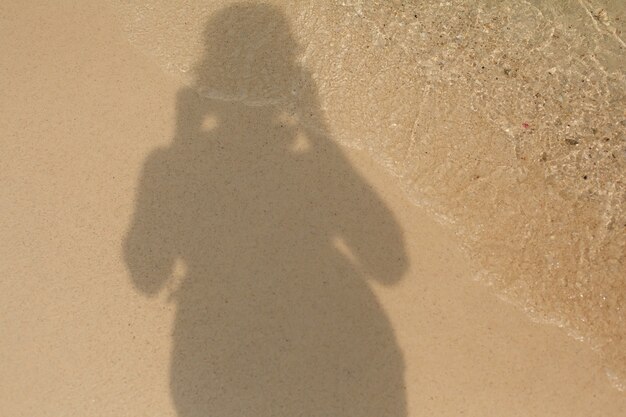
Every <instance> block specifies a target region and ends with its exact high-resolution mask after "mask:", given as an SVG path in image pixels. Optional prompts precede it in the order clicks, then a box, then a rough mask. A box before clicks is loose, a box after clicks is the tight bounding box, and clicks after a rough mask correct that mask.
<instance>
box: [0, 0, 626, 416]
mask: <svg viewBox="0 0 626 417" xmlns="http://www.w3.org/2000/svg"><path fill="white" fill-rule="evenodd" d="M39 3H40V4H38V2H11V1H9V2H4V3H3V5H0V37H1V38H2V39H5V42H2V43H1V44H0V52H1V54H0V86H1V91H2V92H3V95H2V99H0V106H1V107H0V110H1V111H2V114H3V118H2V124H1V125H0V131H2V138H3V139H2V140H1V141H0V154H1V155H2V164H0V182H1V184H2V185H1V186H0V235H1V236H2V237H3V239H1V241H0V271H1V273H2V279H1V280H0V334H1V335H2V337H1V338H0V363H2V366H1V367H0V415H2V416H5V415H6V416H15V417H22V416H24V417H26V416H29V417H30V416H42V417H47V416H51V417H52V416H55V417H56V416H65V415H67V416H83V415H84V416H125V415H151V416H171V417H191V416H197V417H199V416H209V415H210V416H225V417H236V416H259V417H264V416H267V417H269V416H285V417H287V416H298V415H300V416H349V417H359V416H389V417H409V416H411V417H413V416H415V417H417V416H432V415H437V416H458V415H464V416H485V415H502V416H529V415H536V416H543V415H545V416H567V417H575V416H581V417H582V416H585V417H586V416H602V417H607V416H609V417H611V416H615V417H618V416H621V415H624V414H625V413H626V396H624V393H623V392H620V391H619V390H617V389H616V388H615V383H614V382H615V381H611V380H610V379H609V378H607V374H606V371H607V367H606V365H607V357H608V356H607V355H608V354H607V355H605V356H604V357H603V356H601V355H598V354H597V352H594V351H593V350H592V347H591V346H590V345H589V343H580V342H579V341H576V340H575V339H573V338H571V337H570V336H568V334H567V331H565V330H564V329H560V328H558V327H556V326H552V325H547V324H545V323H538V322H533V321H531V320H530V319H529V317H528V315H527V314H526V313H525V312H524V311H523V310H522V309H520V308H519V307H518V306H515V305H513V304H511V303H507V302H505V301H503V300H501V299H500V298H499V297H502V295H503V294H509V293H507V292H503V290H502V288H503V287H506V288H509V287H508V286H506V285H504V284H502V285H500V286H498V285H494V286H493V287H488V286H486V285H484V281H483V282H479V281H477V280H476V277H477V275H476V271H478V270H482V268H483V267H484V264H483V263H482V261H483V259H482V258H481V256H482V255H480V254H482V253H483V252H480V248H479V249H478V252H472V251H471V249H472V248H474V249H476V246H475V244H478V243H480V242H483V240H481V239H482V238H481V237H480V236H477V235H474V238H475V240H472V239H474V238H472V239H470V237H471V236H470V235H468V234H463V233H458V229H459V228H462V227H461V226H462V225H463V224H466V223H463V222H467V224H469V225H470V226H468V227H473V226H471V224H473V223H471V222H469V220H468V219H466V218H463V217H462V216H459V217H458V218H457V219H456V220H455V222H457V223H456V224H457V225H458V227H457V228H455V227H452V223H450V222H448V223H446V219H450V218H451V217H449V218H448V217H445V216H443V214H442V213H444V212H437V210H435V208H434V207H435V205H434V203H433V204H430V205H429V204H421V205H420V204H416V202H418V203H419V201H417V200H416V198H417V197H416V195H417V194H415V193H414V191H415V189H409V188H407V183H406V182H405V181H403V178H405V177H402V176H399V175H398V172H397V171H396V172H390V165H389V164H386V163H385V161H384V160H385V158H387V159H389V158H390V154H389V153H385V152H387V150H388V149H390V148H384V149H386V150H385V151H384V152H383V151H382V150H381V149H383V148H376V147H375V146H365V145H363V143H362V144H361V145H363V146H356V145H355V144H354V143H352V144H351V143H347V141H346V140H345V138H346V136H345V135H347V134H348V132H349V131H350V129H349V128H348V123H351V124H352V126H353V128H354V134H355V135H356V136H357V137H358V135H359V133H362V132H360V129H369V127H367V126H368V124H369V126H372V125H371V124H370V123H372V121H371V118H372V117H373V116H372V114H371V113H369V114H368V113H365V112H364V113H362V114H361V118H360V119H359V118H355V117H353V116H351V115H353V114H354V108H353V107H350V106H348V105H346V106H345V112H341V111H340V109H339V108H336V109H335V110H333V109H331V108H330V107H329V106H330V105H331V104H332V103H334V104H332V105H335V106H336V105H339V104H338V103H348V101H345V100H344V99H339V98H337V97H339V96H333V94H331V93H332V92H333V91H334V92H335V94H339V95H342V94H347V93H346V91H347V90H346V89H347V88H348V87H349V86H338V85H336V84H334V85H333V88H329V86H328V85H325V84H324V82H325V81H324V79H323V77H320V74H321V72H320V71H319V69H317V70H316V69H315V68H314V66H311V65H307V64H306V62H305V61H303V59H302V55H303V54H306V53H307V45H306V44H303V43H302V40H301V32H302V31H304V30H305V29H306V28H302V27H294V26H293V22H292V20H291V17H290V15H289V9H288V8H287V9H284V8H282V7H275V6H268V5H259V4H253V3H248V4H245V5H236V6H227V5H224V4H220V5H221V6H222V7H221V8H220V7H217V6H215V7H214V6H213V5H211V6H207V9H206V10H209V9H211V8H213V7H214V8H215V10H211V13H208V11H207V13H206V16H205V15H202V16H203V20H204V21H203V22H202V36H201V38H200V41H201V46H202V47H201V48H198V44H197V39H195V38H193V35H194V34H195V33H196V32H194V29H190V32H189V34H188V35H189V39H190V43H189V48H190V49H189V51H190V52H189V54H190V55H189V56H190V57H191V56H193V57H194V59H193V60H190V62H189V66H188V67H186V68H184V72H182V73H181V74H183V75H182V76H178V75H176V74H177V72H179V73H180V68H174V69H172V68H170V69H168V68H167V66H166V65H163V61H162V60H161V58H162V57H163V56H164V55H162V54H161V55H159V54H155V53H152V52H154V51H152V52H151V51H149V50H147V49H146V48H143V47H142V46H141V45H142V42H145V39H143V38H141V36H140V35H142V34H143V35H146V34H148V33H149V31H148V29H146V28H147V26H145V27H143V28H144V29H145V31H144V32H141V31H138V29H137V27H141V25H139V26H137V27H135V29H134V30H135V32H132V33H133V34H134V35H133V36H129V33H130V32H129V25H128V21H127V20H125V19H126V18H127V17H128V16H129V15H128V14H127V13H128V10H129V9H128V8H131V9H133V8H134V7H135V6H136V5H135V4H134V3H133V2H129V3H128V4H127V5H126V7H127V8H126V9H125V8H120V6H119V5H115V6H111V5H106V7H105V6H103V5H102V4H100V3H97V2H81V3H80V4H75V5H67V4H62V5H51V4H45V3H42V2H39ZM186 4H187V6H189V5H190V4H192V2H189V3H186ZM148 6H150V3H148V2H147V3H146V4H145V5H144V7H145V10H144V11H145V13H144V14H143V16H144V18H145V19H150V18H155V17H154V16H155V14H154V13H157V14H158V13H162V10H160V11H159V10H157V9H155V8H154V7H153V8H150V7H148ZM349 6H350V7H353V5H349ZM342 7H343V6H342ZM355 7H356V6H355ZM133 10H135V9H133ZM155 10H156V11H155ZM181 10H182V11H181V12H180V13H179V14H178V15H175V14H173V15H172V16H178V17H181V16H183V15H185V13H187V12H186V11H185V9H184V7H183V8H182V9H181ZM303 10H304V11H306V10H310V9H306V8H304V9H303ZM135 11H136V10H135ZM151 11H152V13H153V14H150V13H151ZM303 13H304V12H303ZM363 13H365V12H363ZM135 16H138V15H135ZM139 20H140V19H138V20H137V21H139ZM312 21H314V19H309V20H306V22H308V23H307V24H309V25H312V23H311V22H312ZM140 23H141V22H140ZM318 23H319V25H320V26H319V27H320V29H319V30H320V31H322V30H329V29H328V26H324V25H325V24H324V23H323V22H318ZM190 24H191V22H190ZM326 24H327V23H326ZM171 28H172V27H171V26H167V27H161V28H160V30H157V31H156V32H153V34H157V35H158V36H155V37H154V38H153V39H154V43H153V45H154V46H155V48H156V49H159V48H161V49H160V51H162V52H163V51H166V50H169V49H166V48H165V47H164V46H163V45H172V44H176V42H178V41H180V39H179V38H177V36H178V37H183V35H181V34H180V33H178V35H176V36H174V35H172V36H173V37H172V38H171V39H168V35H171ZM323 28H325V29H323ZM157 29H158V27H157ZM154 30H156V29H155V26H150V31H154ZM306 30H308V29H306ZM146 36H147V35H146ZM183 38H184V37H183ZM250 39H255V40H257V41H258V42H256V43H255V42H250ZM175 41H176V42H175ZM194 48H196V49H198V50H196V49H194ZM308 48H309V49H308V51H309V53H310V51H311V50H314V49H311V48H317V46H314V45H313V46H311V45H309V46H308ZM328 51H329V52H328V53H329V56H328V57H327V59H331V57H332V56H333V55H332V54H333V52H332V51H333V49H332V47H331V46H330V45H329V49H328ZM163 53H165V52H163ZM181 53H183V54H186V53H187V52H181ZM185 56H187V55H185ZM170 58H171V57H170ZM169 62H179V63H180V62H182V61H176V60H170V61H169ZM319 65H326V64H324V63H322V62H319ZM329 68H330V67H329ZM253 69H254V70H253ZM179 75H180V74H179ZM329 79H330V78H326V81H328V80H329ZM331 84H332V83H331ZM368 85H369V84H368ZM208 86H217V87H219V88H215V89H213V90H210V89H208ZM241 86H250V88H246V89H242V87H241ZM394 91H395V90H393V89H389V98H388V99H389V100H400V99H399V98H397V97H398V96H394V94H395V93H394ZM329 92H331V93H329ZM352 94H353V98H355V100H354V103H357V100H356V98H359V100H366V99H367V97H369V98H370V99H371V100H378V98H376V97H372V96H371V95H370V96H367V97H366V96H364V95H359V91H358V89H357V90H353V92H352ZM398 94H400V96H401V93H398ZM446 94H447V93H446ZM333 97H336V98H337V99H338V100H339V101H337V102H335V101H333ZM394 97H396V98H394ZM344 98H345V97H344ZM379 98H380V97H379ZM431 99H432V96H431ZM439 100H441V96H440V98H439ZM446 100H448V101H444V103H447V104H443V105H442V106H443V107H445V108H446V109H450V108H451V106H453V103H456V105H457V106H458V108H459V109H461V107H462V103H463V101H462V100H460V99H459V100H455V99H454V97H452V96H450V97H447V98H446ZM408 104H410V103H408ZM443 107H440V109H441V108H443ZM382 108H383V109H384V106H383V107H382ZM432 108H437V107H436V106H435V105H433V107H432ZM459 111H461V110H459ZM463 111H468V114H470V113H469V110H463ZM424 112H425V113H424V114H427V113H428V111H426V110H424ZM400 114H401V111H399V112H398V113H397V115H400ZM435 116H437V117H438V116H441V114H440V113H438V112H437V111H434V112H432V113H431V114H430V116H428V117H435ZM458 116H459V115H458V114H456V113H450V115H449V117H451V118H452V119H454V120H457V119H456V118H457V117H458ZM350 117H352V121H351V122H349V120H348V119H349V118H350ZM381 117H385V113H384V111H381ZM424 117H426V116H424ZM607 117H608V116H607ZM477 120H478V119H477ZM471 123H474V122H471ZM476 123H479V122H476ZM439 125H440V126H448V127H441V128H440V129H443V130H442V132H439V133H433V132H434V131H435V130H436V129H439V128H435V127H433V128H432V129H431V130H429V132H430V134H432V135H434V136H430V137H438V138H441V137H443V136H445V132H443V131H444V130H445V129H449V130H453V129H454V128H455V126H456V125H455V124H454V123H451V124H448V125H446V123H445V119H442V120H440V123H439ZM388 126H392V125H391V124H389V125H388ZM472 126H474V127H476V126H478V124H474V125H472ZM485 126H489V125H488V124H485ZM342 129H343V131H342ZM485 129H487V127H485ZM378 133H379V134H380V133H381V132H378ZM383 133H384V132H383ZM387 133H389V132H387ZM451 135H452V134H451ZM361 137H362V138H366V136H364V135H363V136H361ZM391 137H392V135H391V136H390V138H391ZM424 137H428V136H424ZM364 140H365V139H364ZM391 140H392V139H389V141H391ZM425 140H426V139H425ZM347 145H350V146H347ZM498 146H499V145H497V144H494V152H495V153H497V152H498V149H499V148H498ZM358 148H361V149H358ZM376 149H379V150H380V152H378V154H376ZM372 152H373V153H372ZM502 152H504V150H503V151H502ZM450 157H451V158H452V157H454V155H452V156H450ZM381 162H383V163H381ZM427 162H428V161H424V168H423V169H424V170H431V171H429V172H431V174H432V176H433V178H436V173H437V172H439V171H438V170H437V169H436V168H433V167H432V166H429V165H428V164H427ZM450 169H451V170H452V169H453V167H452V168H450ZM392 171H393V170H392ZM394 174H395V175H394ZM607 175H609V174H607ZM610 175H617V174H610ZM455 184H457V183H454V182H452V183H451V182H449V181H448V182H443V181H442V182H441V184H440V188H441V189H446V190H448V191H446V192H447V193H450V194H451V193H453V190H454V188H446V187H452V186H453V185H455ZM457 185H458V184H457ZM424 190H425V191H424V193H425V194H423V195H424V196H427V197H428V196H430V197H432V196H434V194H432V195H429V194H428V190H429V188H428V187H425V188H424ZM457 190H458V189H457ZM530 191H532V190H530ZM530 191H528V190H527V191H525V192H530ZM436 197H437V198H443V197H444V195H443V193H441V194H437V196H436ZM429 201H435V200H429ZM450 201H451V200H450ZM468 207H470V208H473V207H474V206H472V205H471V204H470V203H468ZM485 210H486V209H485ZM447 213H448V214H450V213H451V212H447ZM620 213H621V212H620ZM482 215H483V216H484V215H485V213H483V214H482ZM494 219H495V220H494V221H496V222H497V221H498V220H497V219H498V218H497V217H494ZM496 225H497V223H496ZM463 230H465V229H463ZM468 230H469V229H468ZM501 232H503V233H505V232H506V230H502V231H501ZM494 239H495V238H494ZM468 241H469V242H470V243H471V242H474V243H472V244H468ZM476 242H478V243H476ZM509 250H515V248H510V247H509ZM476 254H479V255H476ZM607 262H608V261H607ZM622 266H623V265H622V264H619V263H618V264H617V267H616V268H617V269H616V270H619V268H622ZM494 268H495V270H494V271H495V272H494V273H496V272H497V266H496V267H494ZM498 282H500V281H498ZM503 282H504V281H503ZM616 285H617V284H616ZM621 288H622V287H618V291H619V290H621ZM552 290H553V289H552ZM552 290H551V289H550V288H547V289H546V291H547V292H548V293H550V291H552ZM559 294H560V293H559ZM558 297H560V295H558V296H557V298H558ZM531 300H532V298H531ZM547 305H551V304H547ZM611 311H613V310H611ZM568 314H569V313H568ZM572 314H573V313H572ZM611 314H613V313H610V314H609V313H606V315H605V316H603V317H608V320H609V322H608V323H607V326H609V327H602V329H606V328H608V329H609V330H611V331H613V332H614V333H615V334H617V335H620V334H621V333H619V332H621V329H622V328H621V327H619V326H620V323H618V322H615V321H611V320H615V319H614V317H613V316H612V315H611ZM572 317H578V316H572ZM611 326H613V327H611ZM603 334H604V333H603ZM603 346H611V347H612V349H613V350H611V351H610V352H611V356H610V359H611V360H613V362H610V363H613V364H615V363H617V362H615V361H616V360H619V354H618V353H619V352H621V351H618V350H615V349H617V348H616V347H615V346H618V347H619V346H621V345H616V344H615V343H608V342H607V343H605V344H604V345H603ZM606 351H607V352H608V350H606ZM615 352H618V353H615ZM616 358H617V359H616Z"/></svg>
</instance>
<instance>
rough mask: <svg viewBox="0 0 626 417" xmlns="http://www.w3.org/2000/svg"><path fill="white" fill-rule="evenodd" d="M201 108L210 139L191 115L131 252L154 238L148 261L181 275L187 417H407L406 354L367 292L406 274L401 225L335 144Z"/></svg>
mask: <svg viewBox="0 0 626 417" xmlns="http://www.w3.org/2000/svg"><path fill="white" fill-rule="evenodd" d="M184 100H186V101H189V100H190V99H189V97H187V98H184ZM193 100H195V101H196V103H195V104H194V105H193V106H192V107H194V110H193V112H196V113H199V114H204V113H207V114H209V113H210V114H213V115H215V116H214V117H213V119H211V120H212V125H211V126H209V127H207V128H206V129H202V128H201V127H200V125H199V124H198V123H197V122H198V119H197V118H195V117H192V118H190V120H191V121H188V125H187V128H186V129H180V128H179V131H178V133H177V135H178V136H179V137H177V139H176V140H175V142H174V144H173V145H172V146H170V147H169V148H166V149H162V150H158V151H156V152H155V153H153V154H152V155H151V157H150V158H149V160H148V162H147V164H146V166H145V169H144V174H143V178H142V185H141V190H140V197H139V198H140V201H138V206H139V208H138V213H137V215H136V219H135V226H134V230H140V229H142V227H141V224H142V222H143V223H145V226H144V227H143V228H147V229H148V230H152V231H153V232H152V235H150V232H144V233H139V234H137V233H135V237H134V238H133V230H131V235H130V237H129V241H130V242H131V243H132V241H133V239H135V241H137V243H136V244H135V245H130V246H128V248H134V247H136V248H138V249H136V250H137V251H138V253H139V252H141V253H144V254H145V253H146V252H145V250H146V244H145V243H146V240H151V239H152V240H154V239H156V240H157V241H158V242H156V243H154V242H148V247H149V248H151V249H150V253H151V254H152V256H158V257H162V258H165V259H166V262H167V265H168V267H167V268H169V265H171V263H172V262H173V261H174V260H176V259H177V260H179V261H181V262H182V263H183V264H184V265H185V272H184V277H183V279H182V281H181V283H180V285H179V287H178V288H177V289H176V290H175V292H174V293H173V294H172V298H173V299H174V300H175V302H176V303H177V314H176V321H175V326H174V331H173V351H172V362H171V389H172V395H173V399H174V402H175V404H176V407H177V410H178V412H179V414H180V416H181V417H183V416H184V417H188V416H228V417H235V416H268V417H269V416H282V415H284V416H340V415H342V416H350V417H359V416H404V415H405V414H406V411H405V399H404V388H403V386H404V381H403V362H402V357H401V353H400V351H399V348H398V346H397V343H396V341H395V337H394V334H393V330H392V328H391V325H390V323H389V321H388V319H387V317H386V315H385V313H384V311H383V310H382V309H381V307H380V305H379V304H378V302H377V300H376V298H375V296H374V294H373V292H372V291H371V289H370V287H369V286H368V284H367V282H366V278H367V276H370V277H371V278H374V279H379V280H380V281H382V282H386V281H389V282H392V281H394V280H397V279H398V278H399V275H401V273H402V270H403V268H404V267H405V265H404V258H403V256H404V252H403V249H402V239H401V236H400V233H399V230H397V225H396V224H395V222H394V220H393V217H392V216H391V214H390V213H389V212H388V211H387V209H386V208H385V206H384V204H383V203H382V202H381V201H380V200H379V199H378V198H377V196H376V195H375V193H374V192H373V191H372V190H371V188H370V187H369V186H368V185H367V184H366V183H365V182H364V181H363V180H362V179H361V178H360V176H359V175H358V174H357V173H356V172H355V171H354V170H353V169H352V168H351V166H350V164H349V163H348V161H347V160H346V159H345V157H344V156H343V155H342V153H341V152H340V150H339V149H338V148H337V147H336V146H335V145H333V144H332V143H331V142H330V141H328V140H327V139H325V138H319V137H318V138H313V137H311V136H312V135H309V137H307V136H306V134H302V132H301V131H300V129H299V127H298V124H290V123H288V122H285V121H284V120H282V119H280V117H278V116H279V114H280V112H279V111H278V110H277V109H276V108H274V107H272V106H266V107H248V106H244V105H242V104H237V103H229V102H213V101H206V100H200V99H199V98H194V99H193ZM186 106H187V108H189V103H187V104H186ZM298 138H299V139H298ZM297 140H300V143H299V145H298V143H297ZM294 144H295V145H294ZM298 146H299V147H298ZM142 196H143V197H142ZM142 198H143V200H144V201H143V202H142V201H141V199H142ZM146 201H147V202H146ZM141 207H144V209H141ZM142 211H143V212H144V214H143V215H142ZM150 213H152V214H150ZM146 234H148V235H150V236H151V237H149V238H146V237H145V236H144V237H139V236H140V235H146ZM142 240H143V243H142ZM139 248H142V249H139ZM342 248H343V250H341V249H342ZM132 250H133V249H130V251H132ZM128 251H129V250H127V252H128ZM385 251H390V252H389V253H387V254H384V252H385ZM135 255H136V254H133V253H130V252H129V253H127V258H133V256H135ZM136 256H141V255H136ZM136 256H135V257H136ZM159 262H163V260H162V259H161V260H158V261H157V262H156V263H157V264H158V263H159ZM129 263H132V261H131V262H129ZM131 269H132V268H131ZM163 274H164V273H161V274H159V273H158V271H157V273H156V274H155V276H160V275H163ZM134 275H135V279H136V280H137V274H134ZM145 279H148V280H150V279H151V278H145ZM137 285H138V286H139V287H141V285H142V284H137ZM144 285H148V286H149V285H153V284H144Z"/></svg>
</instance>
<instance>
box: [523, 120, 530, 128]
mask: <svg viewBox="0 0 626 417" xmlns="http://www.w3.org/2000/svg"><path fill="white" fill-rule="evenodd" d="M522 127H523V128H524V129H528V128H529V127H530V125H529V124H528V123H526V122H524V123H522Z"/></svg>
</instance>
